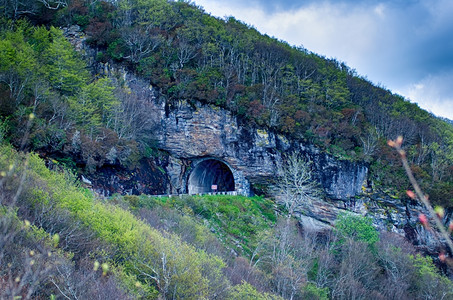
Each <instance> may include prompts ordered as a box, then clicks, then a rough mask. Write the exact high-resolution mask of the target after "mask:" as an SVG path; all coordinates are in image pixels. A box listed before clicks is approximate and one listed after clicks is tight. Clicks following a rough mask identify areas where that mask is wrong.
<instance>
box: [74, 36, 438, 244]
mask: <svg viewBox="0 0 453 300" xmlns="http://www.w3.org/2000/svg"><path fill="white" fill-rule="evenodd" d="M67 35H68V36H69V37H70V39H72V42H73V43H74V44H75V45H76V46H77V48H78V49H81V51H82V52H85V55H86V56H87V57H88V60H91V61H92V62H93V64H92V68H93V71H94V72H96V73H98V74H103V75H107V76H111V77H112V78H122V79H123V80H124V82H125V83H126V84H127V86H128V87H129V89H130V91H131V93H133V94H136V96H137V97H139V98H140V99H146V100H147V101H148V102H149V118H151V119H153V122H156V124H158V126H157V127H158V128H159V129H158V130H157V131H156V132H155V137H154V138H155V139H157V142H158V147H159V149H161V150H162V151H164V152H166V153H168V156H167V157H166V158H165V159H164V160H161V161H160V162H159V163H157V164H156V163H153V162H145V165H146V164H147V165H148V166H145V167H142V168H141V169H140V170H134V171H132V172H133V173H134V174H135V175H134V176H130V177H128V176H127V175H125V174H123V173H121V172H117V173H116V172H115V168H114V167H111V168H109V169H108V170H107V171H105V173H106V174H107V175H106V176H104V177H107V180H100V179H99V178H90V179H94V180H93V181H94V187H95V188H96V186H97V187H98V189H99V190H100V191H102V190H104V191H105V190H108V189H109V182H113V184H112V186H114V187H115V188H113V189H112V188H111V187H110V190H109V191H108V193H107V194H111V193H113V192H122V193H137V192H138V193H141V192H145V193H146V192H150V193H152V194H164V193H166V194H175V193H187V192H188V191H190V190H192V191H194V190H195V191H198V190H203V189H206V187H193V186H190V185H191V184H197V185H200V184H205V185H210V183H212V180H211V181H209V180H205V178H204V176H208V177H209V176H220V178H228V181H229V182H230V181H231V182H233V181H234V188H235V190H236V192H237V193H239V194H244V195H250V194H252V193H253V192H254V191H255V188H256V187H263V186H264V187H266V186H269V185H271V183H272V180H273V179H274V178H275V177H276V176H277V175H278V174H277V169H278V166H279V165H280V164H281V163H282V161H283V157H284V154H286V153H290V152H294V151H295V152H298V153H300V154H301V155H303V156H304V157H305V158H306V159H307V160H310V161H312V162H313V165H312V166H313V170H314V174H315V177H316V178H315V179H316V180H317V181H318V182H319V183H320V186H321V187H322V188H323V190H324V192H325V198H324V199H322V200H321V199H320V200H319V201H315V202H313V203H312V204H311V205H307V206H306V207H305V208H304V209H302V210H301V211H300V212H298V216H299V220H300V222H301V224H302V225H303V226H304V227H306V228H311V229H314V230H323V229H324V228H327V227H331V226H332V225H333V223H334V220H335V218H336V216H337V215H338V213H340V212H341V211H344V210H349V211H353V212H356V213H359V214H362V215H368V216H371V217H372V218H373V220H374V224H375V226H376V227H378V228H379V229H380V230H387V231H393V232H396V233H399V234H401V235H405V236H406V237H408V238H409V239H410V240H411V241H412V242H413V243H414V244H417V245H423V247H425V249H426V250H427V251H435V248H436V247H437V246H438V244H439V243H438V242H437V241H436V239H435V237H434V235H433V233H431V232H426V231H425V230H424V229H423V227H421V226H419V225H417V217H418V214H419V212H421V211H423V209H422V207H421V206H420V205H418V204H417V203H415V202H412V201H410V200H404V199H397V198H393V197H391V196H389V195H385V194H382V193H377V192H376V191H373V190H372V188H371V186H372V184H371V183H369V179H368V178H367V173H368V168H367V165H366V164H365V163H353V162H349V161H342V160H338V159H335V158H334V157H332V156H330V155H328V154H326V153H324V152H321V151H320V150H319V149H317V148H316V147H314V146H313V145H304V144H301V143H299V142H296V141H291V140H288V139H287V138H286V137H284V136H282V135H279V134H276V133H273V132H268V131H266V130H263V129H260V128H252V127H250V126H242V125H241V124H240V123H239V122H238V120H237V118H236V117H235V116H233V115H232V114H231V113H230V112H229V111H226V110H223V109H221V108H219V107H215V106H211V105H207V104H202V103H200V102H197V101H190V102H188V101H185V100H181V101H179V102H178V103H174V102H173V103H171V106H170V105H169V104H168V103H167V101H166V97H165V95H163V94H161V93H160V92H159V91H158V90H156V89H155V88H153V87H152V86H150V85H149V83H147V82H145V81H143V80H141V79H139V78H137V77H135V76H134V75H133V74H128V73H127V72H125V71H124V70H123V69H121V68H116V67H114V66H110V65H108V64H105V65H102V64H99V63H94V60H93V57H95V54H96V53H92V52H93V51H94V50H92V49H89V48H87V47H86V46H84V44H83V37H79V36H78V35H77V30H75V29H74V28H73V29H72V30H69V32H68V33H67ZM90 57H91V59H90ZM202 166H211V167H213V166H216V167H215V168H216V169H215V170H211V171H209V170H202V169H200V168H202ZM222 170H223V171H222ZM225 170H229V171H230V172H231V176H230V174H226V175H221V174H220V175H219V174H218V172H228V171H225ZM123 171H125V170H123ZM140 172H142V173H143V172H149V173H151V174H149V176H143V174H142V173H140ZM126 173H127V172H126ZM140 174H142V175H140ZM191 174H192V175H191ZM194 174H196V175H194ZM206 174H207V175H206ZM209 174H211V175H209ZM212 174H216V175H212ZM191 176H192V177H191ZM193 176H197V178H193ZM222 176H223V177H222ZM99 177H103V176H102V174H101V175H99ZM156 178H159V180H157V181H156ZM231 178H233V179H231ZM129 179H131V180H133V184H131V182H130V181H131V180H129ZM131 187H132V188H131ZM268 192H272V189H270V190H268ZM276 196H278V195H276Z"/></svg>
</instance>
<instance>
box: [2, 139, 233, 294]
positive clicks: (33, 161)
mask: <svg viewBox="0 0 453 300" xmlns="http://www.w3.org/2000/svg"><path fill="white" fill-rule="evenodd" d="M0 155H1V160H0V163H1V165H0V167H1V169H7V168H8V162H9V161H12V162H15V167H14V168H15V169H14V172H18V173H21V172H25V171H26V172H27V178H28V179H27V180H28V183H27V186H26V189H25V190H24V191H23V194H24V195H27V197H28V198H30V199H31V201H32V202H33V203H34V204H35V207H41V206H46V205H49V204H50V202H51V201H52V202H53V203H55V204H56V205H57V206H58V208H61V209H65V210H68V211H69V212H70V213H71V215H72V216H73V217H74V218H75V219H76V220H80V221H81V222H82V224H84V225H86V226H87V227H88V228H90V230H92V231H93V232H95V233H96V236H97V237H98V238H99V239H100V240H102V241H104V242H106V243H108V244H109V245H112V246H113V249H115V250H114V251H113V252H112V253H111V254H110V256H111V258H112V261H111V264H112V265H113V266H115V265H118V267H120V268H121V269H122V270H123V271H124V272H126V274H129V275H128V276H129V277H128V276H126V277H127V278H129V280H128V282H129V283H130V281H131V280H130V278H131V277H130V276H135V277H136V278H137V280H139V281H140V282H141V284H151V285H153V286H155V287H156V288H157V289H158V290H159V292H160V293H161V294H162V296H163V297H165V296H166V295H167V294H169V293H171V295H175V296H176V297H178V298H187V299H200V298H206V297H208V298H209V297H211V296H212V295H213V294H215V293H219V291H221V290H224V289H225V287H227V286H228V281H227V280H226V279H225V277H224V276H223V273H222V269H223V268H224V266H225V264H224V262H223V261H222V260H221V259H220V258H218V257H216V256H213V255H209V254H206V253H205V252H204V251H200V250H197V249H195V248H194V247H193V246H191V245H188V244H187V243H184V242H182V241H181V239H180V238H179V237H178V236H176V235H169V234H167V235H165V237H164V236H163V235H162V234H161V233H160V232H159V231H157V230H155V229H153V228H151V227H149V226H148V225H146V224H145V223H144V222H142V221H140V220H138V219H137V218H136V217H134V216H133V215H132V214H131V213H130V212H128V211H125V210H124V209H121V208H119V207H116V206H112V205H109V204H105V203H102V202H99V201H96V199H95V198H94V197H93V194H92V193H91V192H90V191H88V190H86V189H82V188H80V187H79V186H78V185H77V184H76V183H75V177H74V176H73V175H71V174H70V173H56V172H52V171H50V170H49V169H47V168H46V167H45V165H44V162H43V161H42V160H41V159H40V158H39V157H38V156H37V155H35V154H29V155H27V156H26V159H25V161H26V162H27V163H26V164H25V165H24V164H22V163H20V161H21V160H20V154H17V153H15V151H13V150H12V149H11V147H9V146H2V148H1V149H0ZM8 157H9V159H8ZM11 186H14V184H11ZM130 288H131V289H133V287H130ZM152 295H154V292H151V294H148V295H146V297H148V296H149V297H151V296H152ZM169 295H170V294H169Z"/></svg>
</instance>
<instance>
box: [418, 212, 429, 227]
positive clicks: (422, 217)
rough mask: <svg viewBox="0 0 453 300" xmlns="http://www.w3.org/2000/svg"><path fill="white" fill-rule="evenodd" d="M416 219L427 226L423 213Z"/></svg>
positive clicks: (426, 219)
mask: <svg viewBox="0 0 453 300" xmlns="http://www.w3.org/2000/svg"><path fill="white" fill-rule="evenodd" d="M418 220H419V221H420V223H422V225H423V226H425V227H426V226H428V218H427V217H426V216H425V215H424V214H419V215H418Z"/></svg>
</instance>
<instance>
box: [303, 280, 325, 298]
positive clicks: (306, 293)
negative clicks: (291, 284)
mask: <svg viewBox="0 0 453 300" xmlns="http://www.w3.org/2000/svg"><path fill="white" fill-rule="evenodd" d="M302 295H303V298H304V299H313V300H328V299H329V288H327V287H326V288H319V287H317V286H316V285H314V284H312V283H308V284H307V285H306V286H304V288H303V291H302Z"/></svg>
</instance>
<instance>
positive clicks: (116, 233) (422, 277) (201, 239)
mask: <svg viewBox="0 0 453 300" xmlns="http://www.w3.org/2000/svg"><path fill="white" fill-rule="evenodd" d="M0 170H2V171H1V173H0V195H1V197H0V200H1V203H0V205H1V206H0V241H1V243H2V245H3V247H1V248H0V264H1V265H2V266H6V268H1V269H0V281H1V283H2V285H1V288H0V296H1V297H2V298H13V297H16V296H20V297H21V299H47V298H51V299H53V298H54V297H56V298H57V299H58V298H69V299H80V298H94V299H112V298H114V299H157V298H159V297H160V299H201V298H202V299H281V297H282V298H284V299H306V298H310V299H328V298H333V299H345V298H347V299H350V298H351V297H353V296H357V297H365V298H369V297H373V298H374V297H378V298H383V299H386V298H391V297H393V296H394V295H395V293H398V294H399V295H401V297H403V298H411V299H418V298H420V297H426V296H427V295H428V296H429V297H432V298H436V299H437V298H439V297H442V296H446V297H447V298H448V297H453V284H452V283H451V281H450V280H449V279H447V278H446V277H445V276H444V275H441V274H440V273H439V271H438V270H437V269H436V267H435V266H434V264H433V261H432V259H431V258H425V257H423V256H420V255H419V254H416V253H415V251H414V249H413V247H412V246H411V245H410V244H408V243H407V242H404V241H403V240H402V239H401V238H400V237H398V236H396V235H392V234H389V233H387V234H383V235H379V234H378V233H377V232H376V230H375V229H374V227H373V226H372V225H371V220H370V219H367V218H364V217H360V216H356V215H348V214H344V215H341V216H340V217H339V219H338V221H337V225H336V229H335V230H334V231H333V232H331V233H326V235H322V236H317V235H315V234H312V233H309V232H305V233H303V234H301V232H300V231H299V228H298V227H296V226H295V223H294V222H293V220H291V219H290V218H287V217H280V218H278V220H277V218H276V213H277V215H279V214H280V213H279V211H280V210H279V209H277V210H275V209H276V208H275V207H274V206H273V205H272V203H271V202H270V201H269V200H265V199H262V198H258V197H257V198H245V197H232V196H223V197H206V198H203V197H187V198H151V197H148V196H140V197H136V196H126V197H122V196H115V197H114V198H112V199H99V198H97V197H96V196H95V195H93V194H92V192H90V191H89V190H87V189H85V188H82V187H80V185H79V184H78V182H77V181H76V180H75V178H74V176H73V175H72V174H71V173H68V172H67V171H64V170H54V171H51V170H49V169H48V168H46V166H45V165H44V162H43V161H42V160H41V159H40V158H39V157H38V156H37V155H35V154H24V153H18V152H16V151H15V150H14V149H13V148H12V147H11V146H9V145H2V146H0ZM284 215H286V214H284Z"/></svg>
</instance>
